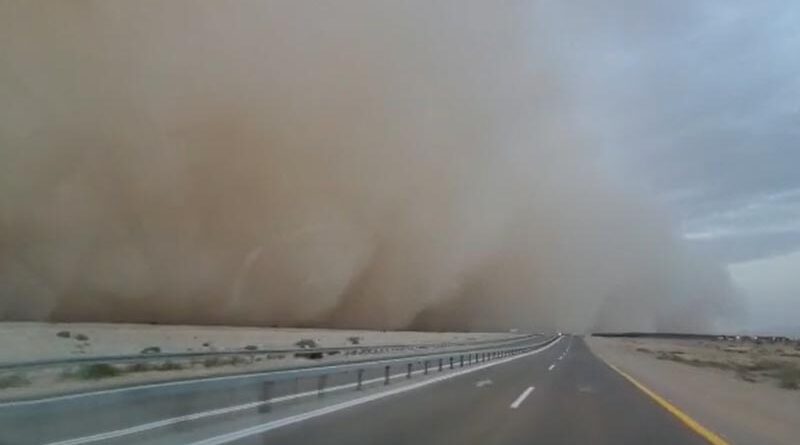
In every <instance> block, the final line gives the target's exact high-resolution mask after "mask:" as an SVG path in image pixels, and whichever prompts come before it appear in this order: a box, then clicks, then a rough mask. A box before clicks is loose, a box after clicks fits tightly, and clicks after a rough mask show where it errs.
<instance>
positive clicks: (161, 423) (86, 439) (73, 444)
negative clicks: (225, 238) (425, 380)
mask: <svg viewBox="0 0 800 445" xmlns="http://www.w3.org/2000/svg"><path fill="white" fill-rule="evenodd" d="M559 341H560V339H558V340H556V341H554V342H553V343H550V344H548V345H546V346H544V347H543V348H541V349H537V350H535V351H531V352H529V353H527V354H522V355H518V356H512V357H509V358H507V359H504V360H510V359H515V358H519V357H523V356H525V355H528V354H531V353H537V352H540V351H543V350H545V349H547V348H549V347H550V346H552V345H554V344H556V343H558V342H559ZM395 360H397V359H395ZM499 363H503V361H499V362H490V363H488V365H494V364H499ZM484 366H486V365H484ZM333 367H335V366H333ZM475 369H480V368H471V369H470V370H475ZM423 372H424V370H422V369H419V370H415V371H413V372H412V373H411V374H412V375H416V374H421V373H423ZM405 376H406V373H405V372H401V373H397V374H392V375H391V376H389V379H390V380H394V379H396V378H400V377H405ZM383 380H384V378H383V377H376V378H373V379H368V380H364V381H363V382H362V384H364V385H369V384H372V383H376V382H381V381H383ZM356 385H357V384H356V383H355V382H353V383H346V384H343V385H338V386H331V387H330V388H325V389H324V390H322V392H323V393H327V392H333V391H338V390H341V389H347V388H355V387H356ZM318 393H319V391H316V390H314V391H306V392H301V393H297V394H289V395H286V396H281V397H275V398H274V399H271V400H269V401H260V402H250V403H245V404H242V405H234V406H229V407H225V408H219V409H214V410H209V411H202V412H198V413H193V414H187V415H184V416H178V417H171V418H168V419H162V420H157V421H154V422H149V423H144V424H140V425H135V426H132V427H128V428H123V429H119V430H113V431H107V432H104V433H98V434H93V435H91V436H83V437H76V438H73V439H67V440H62V441H59V442H50V443H48V444H46V445H81V444H86V443H92V442H97V441H100V440H108V439H115V438H118V437H123V436H128V435H131V434H136V433H140V432H144V431H149V430H153V429H156V428H162V427H165V426H169V425H174V424H177V423H181V422H189V421H192V420H199V419H203V418H206V417H213V416H219V415H223V414H229V413H233V412H237V411H242V410H246V409H251V408H256V407H258V406H261V405H266V404H269V403H279V402H284V401H287V400H293V399H298V398H302V397H307V396H311V395H317V394H318Z"/></svg>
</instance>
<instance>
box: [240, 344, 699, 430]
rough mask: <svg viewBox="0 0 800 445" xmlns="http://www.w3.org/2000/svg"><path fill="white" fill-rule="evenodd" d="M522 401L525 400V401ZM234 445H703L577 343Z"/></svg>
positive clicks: (286, 427)
mask: <svg viewBox="0 0 800 445" xmlns="http://www.w3.org/2000/svg"><path fill="white" fill-rule="evenodd" d="M563 354H566V355H563ZM562 355H563V359H561V360H560V359H559V357H561V356H562ZM553 365H554V366H553ZM551 366H553V367H552V368H551ZM489 381H490V382H491V383H489ZM528 388H534V389H533V390H528ZM523 394H527V397H524V399H523ZM231 443H235V444H237V445H245V444H247V445H256V444H259V445H263V444H351V445H353V444H376V443H380V444H383V445H386V444H415V445H417V444H442V445H444V444H484V445H489V444H596V445H602V444H615V445H620V444H648V445H658V444H665V445H666V444H670V445H675V444H684V445H692V444H705V443H706V442H705V440H704V439H702V438H701V437H699V436H697V435H696V434H695V433H694V432H692V431H691V430H689V429H688V428H687V427H685V426H684V425H683V424H682V423H681V422H679V421H678V420H677V419H676V418H675V417H673V416H672V415H671V414H669V413H668V412H666V411H665V410H664V409H663V408H661V407H659V406H658V405H657V404H655V403H654V402H653V401H651V400H650V399H649V398H648V397H647V396H646V395H644V394H643V393H641V392H640V391H639V390H638V389H636V388H635V387H633V386H632V385H631V384H630V383H629V382H627V381H626V380H624V379H623V378H622V377H621V376H619V375H618V374H617V373H616V372H614V371H613V370H611V369H610V368H608V367H607V366H606V365H605V364H604V363H603V362H602V361H600V360H599V359H597V358H596V357H595V356H594V355H593V354H592V353H591V352H590V351H589V349H588V348H587V346H586V345H585V343H584V342H583V340H581V339H580V338H577V337H574V338H569V339H566V340H563V341H561V342H559V343H558V344H557V345H555V346H554V347H552V348H549V349H548V350H546V351H542V352H541V353H539V354H534V355H530V356H527V357H523V358H519V359H516V360H513V361H510V362H509V363H506V364H502V365H499V366H494V367H490V368H487V369H483V370H480V371H476V372H473V373H469V374H466V375H463V376H459V377H456V378H453V379H450V380H447V381H444V382H440V383H437V384H435V385H431V386H427V387H425V388H419V389H416V390H412V391H408V392H405V393H402V394H398V395H395V396H391V397H387V398H383V399H380V400H376V401H372V402H369V403H365V404H362V405H358V406H354V407H351V408H347V409H343V410H341V411H337V412H334V413H330V414H327V415H324V416H320V417H316V418H313V419H309V420H306V421H303V422H299V423H295V424H292V425H288V426H285V427H282V428H278V429H274V430H271V431H268V432H266V433H263V434H257V435H253V436H250V437H247V438H242V439H240V440H236V441H234V442H231Z"/></svg>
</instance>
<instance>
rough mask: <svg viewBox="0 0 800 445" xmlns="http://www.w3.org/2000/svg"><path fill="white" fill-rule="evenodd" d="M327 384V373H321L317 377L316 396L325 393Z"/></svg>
mask: <svg viewBox="0 0 800 445" xmlns="http://www.w3.org/2000/svg"><path fill="white" fill-rule="evenodd" d="M327 384H328V375H327V374H323V375H321V376H319V377H318V378H317V396H318V397H322V396H323V395H325V386H327Z"/></svg>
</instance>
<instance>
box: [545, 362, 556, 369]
mask: <svg viewBox="0 0 800 445" xmlns="http://www.w3.org/2000/svg"><path fill="white" fill-rule="evenodd" d="M555 367H556V364H555V363H553V364H552V365H550V367H549V368H547V370H548V371H552V370H553V368H555Z"/></svg>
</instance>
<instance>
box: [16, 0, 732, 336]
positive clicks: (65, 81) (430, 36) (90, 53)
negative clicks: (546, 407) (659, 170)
mask: <svg viewBox="0 0 800 445" xmlns="http://www.w3.org/2000/svg"><path fill="white" fill-rule="evenodd" d="M546 20H547V18H546V17H542V16H541V14H540V11H537V8H536V7H535V6H534V3H532V2H522V1H520V2H515V1H510V2H463V1H452V2H448V1H444V2H395V1H386V2H384V1H371V0H370V1H366V0H365V1H347V2H297V1H277V0H273V1H264V2H249V1H239V2H216V1H211V0H207V1H171V2H161V1H137V2H124V1H61V2H44V1H42V2H38V1H18V2H17V1H4V2H2V3H0V41H1V42H2V43H1V44H0V181H2V187H0V319H5V320H28V319H34V320H82V321H87V320H98V321H140V322H164V323H216V324H259V325H264V324H268V325H281V326H339V327H344V326H347V327H373V328H385V329H399V328H409V327H413V328H421V329H443V328H460V329H468V328H475V329H477V328H501V329H506V328H508V327H513V326H516V327H521V328H530V327H537V328H560V329H572V330H585V329H595V328H597V329H662V330H667V329H669V330H675V329H683V330H687V329H702V328H706V327H709V326H713V323H715V322H716V320H718V319H720V318H721V317H724V316H726V315H727V314H728V312H729V310H730V308H731V307H732V306H733V305H732V304H730V301H731V294H732V292H731V290H730V289H729V284H728V278H727V276H726V275H725V274H724V273H723V272H722V270H721V269H720V268H719V267H718V266H716V265H715V264H713V263H711V262H707V261H705V260H702V259H700V258H699V257H697V256H696V255H693V254H692V253H691V252H689V251H688V250H687V249H686V247H685V246H683V245H682V244H681V242H680V241H679V240H677V237H676V236H675V235H674V233H673V231H672V229H671V227H670V224H669V222H668V218H666V217H665V216H664V215H661V214H660V213H659V211H658V209H656V208H653V207H651V206H650V205H649V204H648V199H647V197H646V194H642V193H638V192H636V191H634V190H636V187H635V186H634V185H632V184H626V183H625V181H622V180H620V179H618V178H612V177H611V175H609V174H608V172H607V170H605V169H604V168H602V166H599V165H597V163H596V162H595V161H594V159H596V158H597V156H596V155H595V152H594V148H593V146H592V141H591V135H590V134H588V133H587V132H586V131H584V130H583V129H582V126H581V124H580V122H578V120H577V119H576V118H575V117H574V116H575V109H574V108H575V102H574V101H573V98H572V94H573V90H572V89H571V85H570V81H569V78H570V76H569V73H568V72H565V70H566V69H565V67H564V64H563V63H562V61H561V60H560V57H559V54H558V51H555V50H554V48H553V43H552V38H551V36H549V35H548V34H547V33H546V32H545V31H543V29H544V28H545V27H544V26H541V25H542V22H543V21H546Z"/></svg>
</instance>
